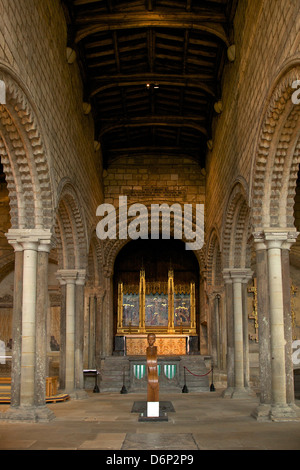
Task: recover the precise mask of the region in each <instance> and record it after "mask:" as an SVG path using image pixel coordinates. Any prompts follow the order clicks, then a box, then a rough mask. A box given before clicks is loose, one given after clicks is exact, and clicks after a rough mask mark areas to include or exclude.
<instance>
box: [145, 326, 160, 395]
mask: <svg viewBox="0 0 300 470" xmlns="http://www.w3.org/2000/svg"><path fill="white" fill-rule="evenodd" d="M155 339H156V336H155V334H154V333H149V334H148V344H149V346H148V347H147V373H148V395H147V401H148V402H153V401H159V398H158V396H159V384H158V370H157V346H154V343H155Z"/></svg>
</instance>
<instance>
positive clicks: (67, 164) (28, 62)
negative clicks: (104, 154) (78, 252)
mask: <svg viewBox="0 0 300 470" xmlns="http://www.w3.org/2000/svg"><path fill="white" fill-rule="evenodd" d="M66 46H67V26H66V21H65V17H64V13H63V9H62V6H61V2H60V1H59V0H42V1H41V0H0V67H1V64H3V65H6V66H8V67H10V68H11V69H12V70H13V71H14V73H15V74H16V75H17V76H18V77H19V80H20V82H21V83H22V84H24V85H25V87H27V89H28V90H30V98H31V100H32V102H33V104H34V106H35V108H36V110H37V114H38V119H39V122H40V125H41V132H42V136H43V140H44V142H45V145H46V152H47V154H48V159H49V162H50V166H51V172H52V180H53V186H54V194H55V198H56V197H57V194H56V190H57V187H58V185H59V183H60V181H61V180H62V179H63V178H69V179H70V180H71V182H72V183H73V185H74V187H75V188H76V189H77V191H78V193H79V196H80V204H81V205H82V207H83V211H84V213H85V216H86V217H87V219H88V225H89V226H90V225H95V224H96V217H95V214H96V207H97V205H98V204H99V203H101V202H102V197H103V196H102V191H101V187H100V183H99V181H100V178H99V177H100V171H101V170H100V168H99V164H98V163H97V159H98V155H97V154H96V153H95V151H94V127H93V120H92V117H91V115H88V116H86V115H84V114H83V108H82V103H83V90H82V84H81V78H80V73H79V68H78V65H77V62H75V63H74V64H72V65H69V64H68V63H67V60H66ZM56 204H57V200H56Z"/></svg>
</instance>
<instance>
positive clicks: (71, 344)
mask: <svg viewBox="0 0 300 470" xmlns="http://www.w3.org/2000/svg"><path fill="white" fill-rule="evenodd" d="M57 278H58V280H59V282H60V284H61V285H64V286H65V296H66V299H65V302H66V305H65V348H64V349H65V361H64V362H65V374H64V375H65V377H64V383H65V392H66V393H68V394H70V395H71V394H72V393H73V392H74V389H75V281H76V279H77V270H75V269H69V270H59V271H57Z"/></svg>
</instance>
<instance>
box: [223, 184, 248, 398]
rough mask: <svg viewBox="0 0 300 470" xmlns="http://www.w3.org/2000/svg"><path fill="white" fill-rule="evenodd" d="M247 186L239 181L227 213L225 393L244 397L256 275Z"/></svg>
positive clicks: (225, 255) (224, 260)
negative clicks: (250, 290) (249, 293)
mask: <svg viewBox="0 0 300 470" xmlns="http://www.w3.org/2000/svg"><path fill="white" fill-rule="evenodd" d="M247 194H248V191H247V186H246V183H245V181H244V180H241V179H239V180H237V181H236V182H235V184H234V185H233V188H232V191H231V193H230V196H229V199H228V203H227V208H226V211H225V213H224V222H223V227H224V232H223V247H222V255H223V277H224V282H225V299H226V318H227V390H226V392H225V393H224V396H231V397H237V398H239V397H243V396H245V394H248V393H249V392H250V391H249V351H248V348H249V346H248V313H247V308H246V289H247V283H248V282H249V280H250V279H251V278H252V274H253V273H252V271H251V270H250V268H249V266H250V256H249V253H250V250H249V247H248V238H249V223H250V222H249V219H250V210H249V207H248V204H247V199H248V198H247Z"/></svg>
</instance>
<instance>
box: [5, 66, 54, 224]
mask: <svg viewBox="0 0 300 470" xmlns="http://www.w3.org/2000/svg"><path fill="white" fill-rule="evenodd" d="M0 80H1V81H2V82H3V83H4V84H5V98H6V99H5V102H6V103H5V104H0V158H1V163H2V165H3V169H4V173H5V176H6V182H7V188H8V191H9V198H10V216H11V226H12V228H13V229H20V228H26V229H32V228H36V229H51V228H52V227H53V220H54V209H53V199H52V194H53V191H52V189H51V175H50V168H49V163H48V160H47V155H46V150H45V144H44V141H43V137H42V132H41V127H40V124H39V122H38V118H37V115H36V113H35V111H34V108H33V105H32V104H31V101H30V99H29V98H28V94H27V93H26V92H25V91H24V89H23V88H22V87H21V86H20V85H19V83H18V82H17V79H16V78H15V77H14V76H13V74H11V73H10V71H8V70H7V69H6V68H4V67H3V66H1V64H0Z"/></svg>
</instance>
